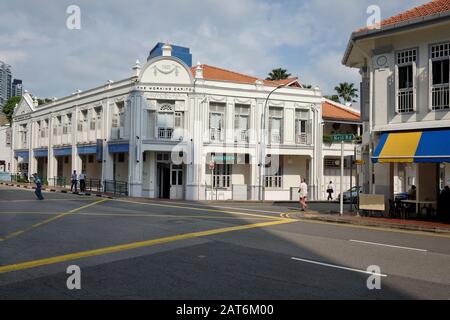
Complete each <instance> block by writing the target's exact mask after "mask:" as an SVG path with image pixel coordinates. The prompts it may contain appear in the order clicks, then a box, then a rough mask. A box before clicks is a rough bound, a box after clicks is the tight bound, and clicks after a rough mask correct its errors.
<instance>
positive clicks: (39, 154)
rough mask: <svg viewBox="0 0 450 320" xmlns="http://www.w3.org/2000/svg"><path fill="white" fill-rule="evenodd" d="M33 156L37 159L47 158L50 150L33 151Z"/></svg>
mask: <svg viewBox="0 0 450 320" xmlns="http://www.w3.org/2000/svg"><path fill="white" fill-rule="evenodd" d="M33 155H34V157H35V158H47V157H48V149H36V150H33Z"/></svg>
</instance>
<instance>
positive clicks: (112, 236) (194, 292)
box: [0, 186, 450, 300]
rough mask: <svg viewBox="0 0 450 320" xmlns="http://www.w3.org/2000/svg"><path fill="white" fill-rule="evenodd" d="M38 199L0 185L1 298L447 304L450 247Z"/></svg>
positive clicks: (138, 206) (252, 220)
mask: <svg viewBox="0 0 450 320" xmlns="http://www.w3.org/2000/svg"><path fill="white" fill-rule="evenodd" d="M44 196H45V197H46V199H45V200H44V201H38V200H35V197H34V194H33V193H32V192H31V191H28V190H19V189H14V188H7V187H4V186H0V299H251V300H253V299H257V300H260V299H289V300H292V299H294V300H297V299H450V238H449V237H445V236H438V235H432V234H429V235H427V234H422V233H415V232H406V231H403V232H401V231H381V230H376V229H373V228H366V227H357V226H350V225H342V226H339V225H333V224H325V223H318V222H300V221H297V220H290V219H284V218H282V217H281V216H280V214H281V213H283V212H286V210H287V208H285V207H274V206H271V207H269V206H267V205H265V206H258V205H255V204H248V205H243V204H236V205H227V206H226V207H222V206H214V207H213V206H208V205H205V204H198V203H197V204H196V203H185V202H176V203H174V202H168V201H147V202H146V203H140V202H136V201H135V202H129V201H128V200H126V199H125V200H120V201H119V200H107V199H99V198H95V197H82V196H76V195H71V194H56V193H44ZM70 265H77V266H79V267H80V269H81V289H80V290H69V289H68V288H67V286H66V281H67V278H68V277H69V274H67V273H66V269H67V267H68V266H70ZM373 265H376V266H378V267H379V268H380V270H379V272H380V274H381V275H380V276H376V278H377V279H378V278H379V279H380V281H381V289H380V290H377V289H374V290H369V289H368V288H367V279H368V278H369V277H370V276H372V278H373V275H372V274H370V273H367V268H368V267H369V266H373Z"/></svg>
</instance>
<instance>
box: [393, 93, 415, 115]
mask: <svg viewBox="0 0 450 320" xmlns="http://www.w3.org/2000/svg"><path fill="white" fill-rule="evenodd" d="M397 99H398V109H397V111H398V113H407V112H413V111H414V89H413V88H406V89H399V90H398V93H397Z"/></svg>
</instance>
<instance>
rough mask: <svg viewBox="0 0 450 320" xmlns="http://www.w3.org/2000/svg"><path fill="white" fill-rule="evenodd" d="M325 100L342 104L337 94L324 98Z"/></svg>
mask: <svg viewBox="0 0 450 320" xmlns="http://www.w3.org/2000/svg"><path fill="white" fill-rule="evenodd" d="M323 97H324V98H326V99H328V100H331V101H334V102H337V103H341V101H340V100H339V96H338V95H337V94H333V95H331V96H323Z"/></svg>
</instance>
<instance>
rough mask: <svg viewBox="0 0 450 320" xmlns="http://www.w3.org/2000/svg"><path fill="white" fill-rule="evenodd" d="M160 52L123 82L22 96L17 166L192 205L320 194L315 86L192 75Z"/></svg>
mask: <svg viewBox="0 0 450 320" xmlns="http://www.w3.org/2000/svg"><path fill="white" fill-rule="evenodd" d="M174 47H175V46H174ZM177 48H178V49H179V48H180V47H177ZM160 49H161V55H159V56H155V54H153V55H152V53H151V56H150V57H149V60H148V62H147V63H146V64H145V65H144V66H142V67H141V66H140V64H139V63H138V62H137V63H136V65H135V66H134V67H133V75H132V76H131V77H130V78H127V79H124V80H121V81H115V82H113V81H108V82H107V83H105V84H104V85H102V86H100V87H96V88H93V89H90V90H87V91H83V92H81V91H77V92H75V93H74V94H72V95H70V96H68V97H64V98H61V99H58V100H56V99H55V100H54V101H53V102H51V103H48V104H45V105H40V106H38V105H37V103H36V102H35V101H33V100H32V98H31V96H30V95H29V94H28V93H25V94H24V95H23V98H22V100H21V102H20V103H19V105H18V107H17V108H16V110H15V113H14V117H13V141H12V143H13V168H17V169H16V170H17V171H20V170H21V168H23V167H25V166H27V167H28V170H27V172H28V174H29V175H30V174H32V173H34V172H37V173H38V174H40V175H41V176H43V177H44V178H46V180H47V181H48V183H49V184H50V185H52V184H59V183H60V182H61V179H62V178H65V179H66V181H67V183H68V179H69V177H70V173H71V171H72V170H77V172H80V171H81V170H85V171H86V173H87V178H88V179H98V180H99V181H101V182H102V184H108V183H110V182H111V181H122V182H124V183H125V184H126V186H127V193H128V194H129V195H131V196H137V197H150V198H170V199H187V200H210V199H213V200H215V199H219V200H226V199H235V200H263V199H264V200H290V199H297V197H298V196H297V193H296V192H297V188H298V185H299V182H300V178H301V177H304V178H306V180H307V182H308V184H309V186H310V191H311V198H315V199H318V198H322V197H323V194H322V189H323V188H322V183H323V181H322V178H321V177H322V170H323V156H322V125H321V124H322V121H321V120H322V115H321V109H322V97H321V92H320V90H319V89H318V88H314V89H306V88H303V87H302V86H301V85H300V84H299V82H298V81H297V79H296V78H292V79H287V80H283V81H266V80H264V81H263V80H259V79H257V78H254V77H250V76H246V75H243V74H239V73H236V72H231V71H227V70H223V69H220V68H216V67H212V66H208V65H200V64H199V65H197V66H196V67H190V66H188V65H187V64H186V63H184V62H183V60H182V59H179V58H177V57H175V56H174V55H173V54H172V47H171V46H169V45H165V46H162V47H160ZM183 54H186V52H183ZM263 115H264V119H265V121H262V116H263ZM264 128H266V130H263V129H264ZM262 132H264V134H262ZM261 164H262V165H261Z"/></svg>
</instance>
